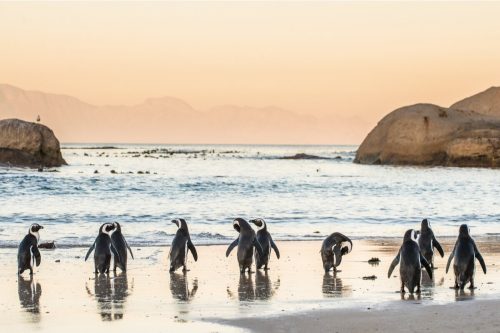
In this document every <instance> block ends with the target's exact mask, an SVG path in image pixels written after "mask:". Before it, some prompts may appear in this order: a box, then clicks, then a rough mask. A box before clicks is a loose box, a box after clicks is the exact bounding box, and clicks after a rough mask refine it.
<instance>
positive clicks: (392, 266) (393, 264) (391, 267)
mask: <svg viewBox="0 0 500 333" xmlns="http://www.w3.org/2000/svg"><path fill="white" fill-rule="evenodd" d="M400 255H401V250H399V252H398V255H397V256H396V258H394V260H393V261H392V262H391V266H390V267H389V272H388V273H387V277H388V278H391V275H392V271H393V270H394V268H396V266H397V265H398V264H399V257H400Z"/></svg>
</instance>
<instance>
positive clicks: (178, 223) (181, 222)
mask: <svg viewBox="0 0 500 333" xmlns="http://www.w3.org/2000/svg"><path fill="white" fill-rule="evenodd" d="M170 222H172V223H175V225H176V226H177V229H183V230H186V231H187V230H188V227H187V222H186V220H184V219H174V220H172V221H170Z"/></svg>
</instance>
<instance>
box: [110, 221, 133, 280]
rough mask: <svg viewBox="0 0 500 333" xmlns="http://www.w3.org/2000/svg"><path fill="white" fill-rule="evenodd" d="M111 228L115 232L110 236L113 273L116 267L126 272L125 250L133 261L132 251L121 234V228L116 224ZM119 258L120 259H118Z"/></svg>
mask: <svg viewBox="0 0 500 333" xmlns="http://www.w3.org/2000/svg"><path fill="white" fill-rule="evenodd" d="M113 226H114V227H115V231H113V233H112V234H111V243H112V244H113V246H112V247H111V251H112V252H113V257H114V259H115V260H114V267H113V272H116V267H119V268H120V269H121V270H122V272H126V271H127V249H128V251H129V252H130V256H131V257H132V259H134V254H133V253H132V249H131V248H130V246H129V245H128V243H127V241H126V240H125V237H123V234H122V226H121V225H120V223H118V222H114V223H113ZM118 258H120V259H118Z"/></svg>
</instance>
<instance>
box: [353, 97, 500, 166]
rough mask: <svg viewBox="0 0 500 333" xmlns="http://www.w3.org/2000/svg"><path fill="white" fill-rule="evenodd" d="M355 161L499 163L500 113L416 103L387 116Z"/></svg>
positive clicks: (362, 145)
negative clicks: (484, 112)
mask: <svg viewBox="0 0 500 333" xmlns="http://www.w3.org/2000/svg"><path fill="white" fill-rule="evenodd" d="M354 162H356V163H362V164H399V165H442V166H475V167H500V117H495V116H492V115H484V114H480V113H477V112H474V111H470V110H469V111H465V110H457V109H453V108H443V107H439V106H437V105H433V104H416V105H412V106H407V107H403V108H400V109H397V110H395V111H393V112H391V113H390V114H388V115H387V116H385V117H384V118H383V119H382V120H381V121H380V122H379V123H378V124H377V126H376V127H375V128H374V129H373V130H372V131H371V132H370V133H369V134H368V136H367V137H366V138H365V140H364V141H363V143H362V144H361V146H360V147H359V149H358V151H357V153H356V158H355V160H354Z"/></svg>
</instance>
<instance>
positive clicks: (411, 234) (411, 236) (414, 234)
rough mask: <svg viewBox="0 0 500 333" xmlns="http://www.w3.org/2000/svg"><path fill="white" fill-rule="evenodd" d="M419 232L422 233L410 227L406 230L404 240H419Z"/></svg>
mask: <svg viewBox="0 0 500 333" xmlns="http://www.w3.org/2000/svg"><path fill="white" fill-rule="evenodd" d="M419 234H420V233H419V232H418V231H416V230H414V229H408V230H406V232H405V236H404V239H403V240H404V241H408V240H411V241H414V242H417V240H418V235H419Z"/></svg>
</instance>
